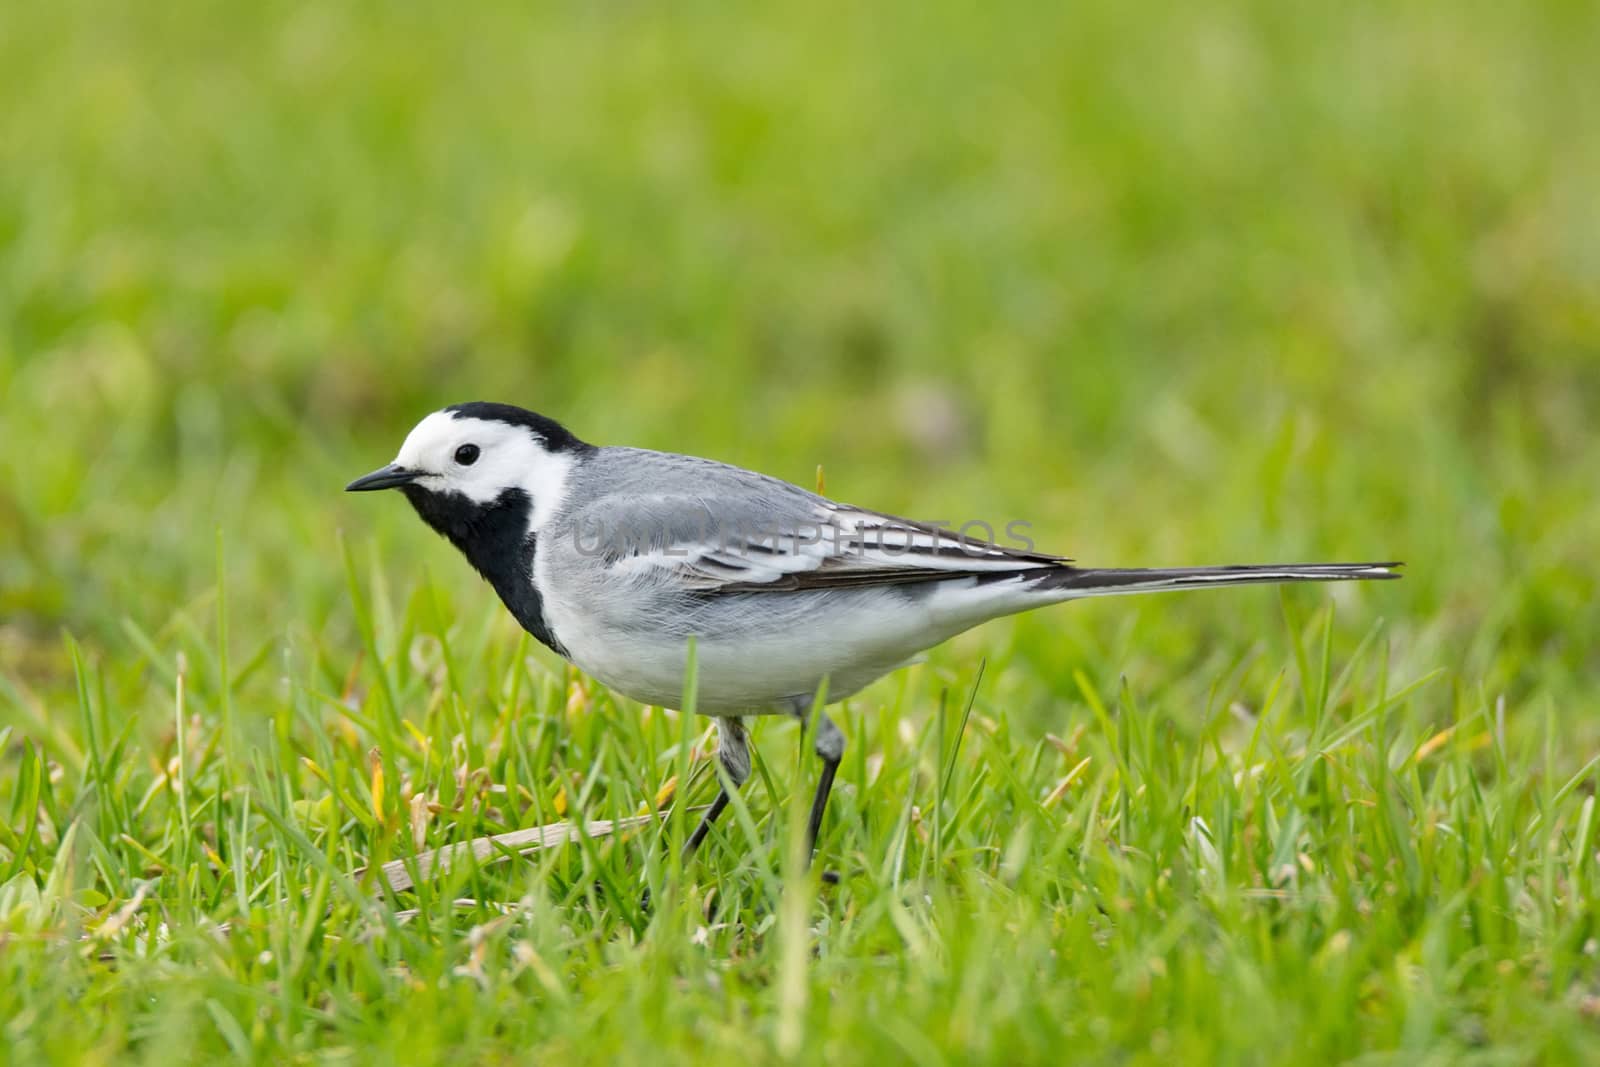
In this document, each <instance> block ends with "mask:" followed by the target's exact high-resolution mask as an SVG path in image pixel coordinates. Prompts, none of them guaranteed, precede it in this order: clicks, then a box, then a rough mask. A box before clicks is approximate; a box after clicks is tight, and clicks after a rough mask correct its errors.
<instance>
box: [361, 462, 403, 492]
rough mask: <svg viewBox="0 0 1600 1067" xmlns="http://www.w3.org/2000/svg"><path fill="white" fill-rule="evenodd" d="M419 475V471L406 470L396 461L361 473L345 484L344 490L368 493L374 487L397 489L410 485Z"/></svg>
mask: <svg viewBox="0 0 1600 1067" xmlns="http://www.w3.org/2000/svg"><path fill="white" fill-rule="evenodd" d="M420 477H422V472H421V471H414V470H407V469H406V468H405V467H402V466H400V464H398V463H391V464H389V465H388V466H387V467H379V468H378V469H377V470H375V471H373V472H372V473H371V474H363V475H362V476H361V477H359V478H357V479H356V480H355V481H353V482H351V483H350V484H349V485H347V486H345V487H344V491H345V492H347V493H370V492H372V491H373V490H374V489H398V488H399V487H400V486H402V485H410V484H411V483H412V482H414V481H416V480H417V479H418V478H420Z"/></svg>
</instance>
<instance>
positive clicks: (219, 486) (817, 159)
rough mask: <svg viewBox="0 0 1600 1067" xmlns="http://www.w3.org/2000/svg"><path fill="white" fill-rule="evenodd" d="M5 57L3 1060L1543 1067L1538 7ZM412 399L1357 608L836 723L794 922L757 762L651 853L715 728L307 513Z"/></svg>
mask: <svg viewBox="0 0 1600 1067" xmlns="http://www.w3.org/2000/svg"><path fill="white" fill-rule="evenodd" d="M5 24H6V25H5V29H6V32H4V33H0V69H4V70H5V71H6V77H5V78H4V79H0V1027H3V1030H4V1034H3V1037H4V1041H0V1060H8V1061H11V1062H17V1063H39V1062H77V1061H104V1060H111V1059H115V1060H121V1059H123V1058H130V1059H132V1060H135V1061H138V1060H146V1061H156V1062H161V1063H170V1062H175V1061H177V1062H185V1061H209V1060H213V1059H218V1058H228V1057H233V1058H236V1059H240V1060H247V1061H261V1062H282V1061H285V1060H294V1059H299V1060H307V1061H312V1060H316V1061H322V1060H326V1061H339V1060H354V1061H379V1060H385V1059H389V1058H397V1059H403V1060H404V1061H405V1062H430V1061H439V1060H446V1059H449V1060H450V1061H453V1062H458V1063H464V1062H469V1061H474V1060H488V1061H491V1062H493V1061H511V1060H523V1059H535V1060H539V1061H543V1062H560V1061H562V1060H568V1061H588V1060H601V1059H605V1060H616V1059H619V1058H622V1062H633V1061H638V1060H644V1059H645V1057H654V1058H655V1060H657V1061H659V1062H669V1061H671V1062H678V1061H693V1062H707V1061H711V1062H715V1061H716V1060H717V1059H724V1058H731V1057H738V1058H740V1059H741V1060H744V1061H749V1062H767V1061H775V1060H781V1059H784V1058H790V1057H792V1058H794V1059H798V1060H803V1061H810V1062H827V1063H847V1062H859V1061H877V1062H902V1061H913V1062H919V1063H932V1062H946V1061H959V1062H969V1061H971V1062H977V1061H989V1062H1060V1061H1061V1060H1063V1059H1068V1058H1070V1059H1077V1058H1082V1059H1087V1060H1098V1061H1117V1062H1176V1063H1188V1062H1205V1061H1208V1060H1219V1061H1231V1062H1264V1063H1276V1062H1285V1061H1291V1060H1296V1061H1301V1062H1325V1061H1332V1060H1361V1061H1363V1062H1379V1061H1392V1062H1397V1063H1416V1062H1423V1061H1449V1062H1454V1061H1473V1062H1492V1063H1521V1062H1563V1061H1566V1062H1588V1061H1592V1060H1594V1058H1595V1057H1596V1056H1597V1055H1600V926H1597V920H1600V909H1597V906H1596V896H1595V892H1594V880H1595V878H1596V877H1597V874H1600V868H1597V852H1600V841H1597V839H1596V829H1595V825H1594V823H1595V819H1594V796H1595V790H1596V785H1597V781H1600V772H1597V770H1596V765H1595V762H1594V760H1595V757H1596V754H1597V753H1600V718H1597V716H1596V715H1595V709H1596V707H1597V706H1600V681H1597V679H1600V580H1597V570H1596V566H1595V546H1596V545H1597V544H1600V495H1597V494H1596V492H1595V488H1594V486H1595V477H1594V473H1593V472H1594V471H1595V470H1600V438H1597V436H1596V435H1595V433H1594V431H1593V425H1594V413H1595V412H1596V411H1597V410H1600V297H1597V295H1596V294H1597V293H1600V213H1596V212H1595V210H1594V208H1593V202H1594V193H1593V190H1595V189H1596V188H1600V140H1597V139H1596V138H1595V137H1594V136H1593V134H1592V132H1591V131H1592V127H1593V116H1594V115H1595V114H1596V113H1600V83H1597V82H1596V80H1595V78H1594V76H1593V66H1594V49H1595V44H1594V43H1595V41H1596V40H1600V19H1597V14H1596V9H1595V7H1594V5H1590V4H1582V3H1562V2H1556V0H1551V2H1537V3H1529V4H1517V5H1498V6H1490V5H1476V4H1474V5H1465V6H1463V5H1460V4H1444V3H1429V2H1419V3H1411V4H1398V5H1372V4H1351V5H1289V6H1287V7H1286V6H1285V5H1282V4H1277V3H1266V2H1259V3H1256V2H1249V0H1242V2H1239V3H1232V4H1223V5H1202V6H1199V7H1193V8H1182V9H1176V10H1173V11H1170V12H1164V13H1160V14H1157V13H1155V12H1153V11H1151V10H1148V9H1141V8H1136V7H1134V6H1131V5H1117V4H1112V3H1098V2H1096V3H1087V4H1079V5H1044V4H1039V5H1004V6H1001V7H998V8H994V9H991V10H982V11H980V10H979V9H978V8H976V7H974V6H972V5H962V4H943V3H933V4H889V5H865V6H864V5H841V4H824V5H821V6H820V7H819V6H817V5H813V4H789V5H782V4H780V5H776V6H769V7H765V8H763V9H762V11H761V12H760V13H759V14H757V13H755V12H736V11H733V10H730V9H728V8H727V7H725V6H723V5H716V6H713V5H706V4H688V5H673V6H672V7H670V8H668V7H665V6H662V7H650V6H641V5H626V4H597V5H574V6H571V7H568V8H561V7H550V6H545V7H539V8H538V9H536V10H526V9H525V8H524V6H523V5H512V4H498V3H489V4H483V5H475V6H474V7H473V8H472V9H471V10H470V12H468V11H465V10H463V9H458V8H445V7H443V6H438V7H434V6H430V5H426V4H391V5H349V4H345V5H341V4H332V5H328V4H324V5H318V6H293V5H287V4H276V3H264V4H253V5H245V6H237V5H236V6H234V7H230V8H227V9H226V10H224V9H223V8H219V7H214V6H208V5H202V4H197V3H192V2H187V0H180V2H177V3H172V4H162V5H155V6H151V5H133V4H125V3H118V2H114V0H109V2H98V3H89V2H69V3H65V4H51V5H46V4H42V3H34V2H29V0H23V2H22V3H20V4H14V5H11V6H9V7H8V8H7V11H6V17H5ZM463 399H502V400H507V401H511V402H515V403H521V404H523V405H525V406H530V407H534V408H537V409H539V410H542V411H545V412H547V413H549V414H551V415H554V416H556V417H558V418H561V419H562V420H564V421H566V422H567V423H569V424H570V425H571V426H572V427H573V428H574V429H575V430H576V431H577V432H579V433H580V434H582V435H584V436H586V437H588V438H590V439H594V440H598V441H601V442H615V443H630V444H639V445H646V446H651V447H660V448H670V449H675V450H682V451H689V452H696V453H700V454H705V455H713V456H716V457H719V458H723V459H727V460H730V461H733V462H737V463H740V464H743V465H746V466H752V467H757V468H760V469H763V470H767V471H770V472H772V473H775V474H779V475H782V476H785V477H788V478H790V479H792V480H794V481H798V482H801V483H802V484H810V483H811V482H812V481H813V480H814V478H815V477H816V470H817V467H818V466H819V465H821V466H822V467H823V468H824V469H825V472H826V479H827V487H828V490H829V492H830V493H831V494H833V495H836V496H838V497H840V498H843V499H847V500H851V501H853V502H858V503H861V504H865V505H870V506H874V507H878V508H883V509H887V510H890V511H894V512H897V513H902V514H909V515H914V516H918V517H923V518H929V519H934V518H942V519H946V520H961V519H966V518H973V517H977V518H985V519H989V520H991V521H995V522H996V523H997V524H1000V523H1004V522H1005V521H1007V520H1010V519H1013V518H1016V519H1024V520H1027V521H1029V522H1031V523H1032V525H1033V531H1032V532H1033V534H1034V536H1035V538H1036V540H1037V541H1038V543H1039V545H1040V547H1042V548H1045V549H1048V550H1055V551H1062V552H1067V553H1069V554H1071V555H1074V556H1076V557H1078V558H1080V559H1082V560H1084V561H1085V562H1087V563H1095V564H1107V565H1116V564H1126V565H1138V564H1147V565H1158V564H1179V563H1224V562H1248V561H1257V560H1274V559H1276V560H1288V559H1341V558H1343V559H1361V558H1403V559H1405V560H1407V561H1408V569H1407V578H1406V580H1405V581H1403V582H1393V583H1384V584H1381V585H1373V586H1361V587H1340V588H1337V589H1327V588H1319V589H1305V588H1296V589H1293V590H1289V591H1287V592H1285V593H1281V594H1280V593H1275V592H1272V591H1266V590H1249V589H1246V590H1232V591H1225V592H1215V593H1210V594H1196V595H1185V596H1174V597H1159V598H1157V597H1150V598H1117V599H1112V600H1108V601H1103V602H1100V603H1092V604H1083V605H1077V606H1073V607H1070V608H1059V609H1052V610H1049V611H1046V612H1041V613H1038V614H1036V615H1032V616H1028V617H1025V618H1022V619H1018V620H1013V621H1006V622H1000V623H995V624H991V625H989V626H986V627H983V628H981V629H979V630H977V631H975V632H973V633H970V634H968V635H964V636H963V637H962V638H960V639H958V640H956V641H953V642H951V643H950V644H948V645H946V646H944V647H942V648H940V649H938V650H936V651H935V652H933V654H932V655H931V657H930V659H929V662H928V663H926V664H924V665H920V666H916V667H913V668H910V669H907V670H905V671H902V672H900V673H898V674H896V675H894V676H892V677H890V678H889V679H886V680H884V681H883V682H881V683H879V684H877V685H875V686H873V687H872V688H870V689H868V690H867V691H866V692H864V693H862V694H861V695H859V696H857V697H855V698H853V699H851V700H850V701H849V702H848V703H847V704H845V705H844V706H843V707H842V708H840V709H839V710H838V712H837V714H836V716H835V717H836V718H837V719H838V720H839V722H840V724H841V726H843V727H844V729H845V731H846V734H847V736H848V738H849V742H850V745H849V748H848V749H847V752H846V757H845V762H844V766H843V769H842V770H841V773H840V778H839V784H838V788H837V791H836V794H835V800H834V805H833V807H832V809H831V811H830V815H829V819H828V822H827V824H826V827H825V830H824V835H823V839H822V842H821V855H822V857H823V863H824V865H826V866H828V867H830V868H832V869H835V870H837V871H839V872H840V873H841V875H842V880H841V883H840V884H839V885H837V886H825V885H819V884H818V883H817V881H816V880H815V878H807V877H800V876H799V875H798V874H797V873H796V871H795V869H794V861H793V858H792V850H791V848H790V846H791V845H792V844H793V842H794V840H795V832H796V831H795V826H796V822H795V820H796V818H797V813H798V810H799V808H798V805H803V804H804V803H805V802H806V801H807V800H808V798H809V792H810V787H811V784H812V782H814V780H815V775H816V772H817V767H816V763H815V761H814V760H813V759H811V758H809V757H807V758H801V756H800V754H799V746H797V745H796V739H795V731H794V728H793V727H792V726H791V725H789V724H786V723H782V722H770V723H763V724H761V725H760V726H758V728H757V730H756V735H755V740H756V743H757V745H758V747H759V751H760V753H761V756H762V760H761V762H760V765H759V767H758V771H757V773H756V775H755V776H754V777H753V778H752V780H751V782H750V783H749V785H748V786H747V787H746V789H745V791H744V794H743V798H742V804H741V805H740V807H739V808H738V809H736V810H735V811H734V812H732V813H731V817H729V818H726V819H725V820H724V821H723V823H722V824H721V825H720V827H719V832H718V833H717V834H716V835H715V836H714V837H713V839H712V840H711V842H710V843H709V844H708V847H707V848H706V849H705V850H704V851H703V852H702V854H701V855H700V856H699V857H698V858H697V859H695V860H694V861H693V862H691V863H690V864H689V865H687V866H686V867H681V868H680V867H679V865H678V864H677V862H676V860H675V859H673V857H674V856H675V854H676V853H675V850H674V848H673V844H674V842H676V841H679V840H681V839H682V838H683V837H684V836H685V835H686V834H687V832H688V830H689V828H690V825H691V822H690V820H691V816H690V815H688V814H686V813H685V812H684V811H683V810H682V805H683V804H685V803H686V804H687V805H691V806H692V805H698V804H703V803H706V802H708V801H709V800H710V798H711V796H712V795H713V793H714V790H715V780H714V776H713V774H712V772H711V769H710V768H711V763H710V762H708V761H707V759H706V754H707V751H708V749H709V747H710V740H709V734H708V731H707V728H706V724H705V722H704V721H703V720H697V719H694V718H691V717H685V716H680V715H677V714H675V713H670V712H662V711H660V710H652V709H645V708H641V707H639V706H636V705H633V704H630V703H628V702H626V701H623V700H621V699H619V698H615V697H613V696H611V695H610V694H608V693H607V692H605V691H604V690H603V689H601V688H599V687H597V686H595V685H594V684H592V683H589V682H588V681H586V680H584V679H582V678H581V677H579V676H577V675H576V674H574V673H573V672H572V671H571V670H570V669H569V668H566V667H564V666H563V665H562V664H561V663H560V662H559V661H557V660H555V659H553V658H552V657H550V656H548V655H547V654H545V652H544V651H543V650H542V649H541V648H539V647H538V646H537V645H535V644H534V643H533V642H531V640H530V639H528V638H526V637H525V636H524V635H522V634H521V633H520V631H518V630H517V628H516V627H515V625H514V623H512V622H511V620H510V619H509V618H508V617H507V616H506V615H505V613H504V611H503V610H502V609H501V608H500V607H499V605H498V604H497V603H496V602H495V601H494V598H493V595H492V593H491V592H490V591H489V590H488V589H487V587H485V586H483V585H482V584H481V583H479V582H478V581H477V579H476V578H475V577H473V576H472V575H471V573H470V571H469V569H468V568H467V566H466V565H465V564H464V563H463V562H462V561H461V560H460V559H459V558H457V557H456V555H455V553H454V552H453V551H452V550H451V549H450V548H449V547H448V546H447V545H445V544H443V543H442V542H440V541H438V540H437V539H436V538H434V537H433V536H432V535H431V534H430V533H428V531H427V530H426V529H425V528H423V526H422V525H421V524H420V523H419V522H417V521H416V519H415V517H414V516H412V515H411V514H410V513H409V511H408V509H406V508H405V507H404V505H403V504H402V503H401V502H400V501H398V500H393V499H372V498H346V497H344V496H343V495H342V494H341V493H340V491H339V490H340V487H341V486H342V485H343V484H344V483H345V482H346V481H347V480H348V479H349V478H351V477H353V476H354V475H356V474H359V473H362V472H364V471H366V470H369V469H371V468H372V467H374V466H376V465H378V464H379V463H381V462H383V461H385V460H386V459H388V458H389V457H390V456H391V455H392V453H393V451H394V449H395V447H396V446H397V444H398V442H399V440H400V438H401V436H402V435H403V434H404V433H405V431H406V430H407V429H409V427H410V426H411V425H412V423H413V422H414V421H415V420H416V419H417V418H418V417H419V416H420V415H421V414H423V413H424V412H426V411H428V410H430V409H432V408H434V407H438V406H441V405H442V404H444V403H448V402H451V401H456V400H463ZM669 783H677V784H678V787H677V788H676V789H675V790H673V791H672V792H671V793H670V802H675V803H677V804H679V805H680V807H679V809H678V810H677V811H675V812H674V814H673V815H672V817H670V818H669V819H668V820H667V821H666V822H665V823H664V825H663V826H662V827H660V828H659V829H658V828H656V827H654V826H649V825H646V826H643V827H634V828H633V829H631V830H629V831H626V832H623V833H619V834H613V835H606V836H593V837H587V838H583V839H580V840H577V841H575V842H572V843H568V844H565V845H563V846H560V847H553V848H549V849H543V850H539V851H536V852H533V853H532V854H530V855H529V856H527V857H524V858H520V859H515V860H510V859H508V860H505V861H502V862H495V863H485V864H470V863H458V864H456V865H454V866H453V867H452V868H451V869H450V870H449V871H448V872H445V873H439V874H436V875H433V876H430V877H426V878H422V879H420V880H418V881H417V884H416V885H415V886H414V887H413V888H409V889H406V890H403V891H398V892H397V891H393V890H391V889H389V888H388V887H387V883H386V882H385V881H384V880H383V879H382V878H380V877H378V876H377V874H376V870H377V868H378V865H379V864H382V863H385V862H392V861H401V862H402V863H410V864H412V865H413V866H415V864H416V857H417V856H418V855H419V854H421V853H422V852H425V851H427V850H430V849H436V848H441V847H446V846H449V845H452V844H455V843H460V842H465V841H469V840H472V839H474V838H477V837H480V836H483V835H488V834H496V833H503V832H507V831H512V830H517V829H525V828H530V827H535V826H540V825H544V824H548V823H553V822H558V821H562V820H574V819H577V820H581V819H588V820H607V819H617V818H621V817H628V816H636V815H639V814H641V813H648V812H649V811H651V810H652V807H653V806H654V805H656V804H657V803H658V802H659V803H668V802H669V794H668V793H667V792H666V790H667V787H668V785H669ZM363 868H370V869H372V870H373V871H374V873H373V874H369V875H363V874H358V873H357V872H359V871H361V870H362V869H363ZM647 886H648V887H652V888H653V891H654V906H653V908H652V909H651V910H650V911H649V912H648V913H646V912H643V911H641V909H640V907H639V897H640V893H641V891H642V890H643V889H644V888H645V887H647ZM461 902H466V903H461ZM646 1062H649V1061H648V1060H647V1061H646Z"/></svg>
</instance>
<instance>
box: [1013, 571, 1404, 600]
mask: <svg viewBox="0 0 1600 1067" xmlns="http://www.w3.org/2000/svg"><path fill="white" fill-rule="evenodd" d="M1401 566H1402V564H1400V563H1266V564H1256V565H1243V566H1233V567H1159V568H1157V567H1150V568H1144V567H1136V568H1127V569H1117V568H1111V569H1093V568H1088V569H1084V568H1078V567H1063V568H1061V569H1060V570H1055V571H1051V572H1049V573H1047V574H1044V575H1041V576H1040V578H1039V579H1038V585H1037V586H1035V588H1036V589H1038V590H1040V591H1041V592H1042V591H1044V590H1049V591H1051V592H1053V593H1056V594H1057V595H1059V596H1061V598H1062V599H1064V600H1065V599H1071V598H1074V597H1090V596H1117V595H1119V594H1123V593H1155V592H1161V591H1164V590H1169V589H1200V588H1207V587H1212V586H1219V585H1277V584H1280V583H1283V582H1359V581H1369V580H1373V579H1387V578H1399V577H1400V571H1399V568H1400V567H1401Z"/></svg>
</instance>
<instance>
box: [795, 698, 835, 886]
mask: <svg viewBox="0 0 1600 1067" xmlns="http://www.w3.org/2000/svg"><path fill="white" fill-rule="evenodd" d="M800 722H801V724H802V725H804V723H805V714H804V712H801V713H800ZM813 744H814V745H815V747H816V750H817V755H818V756H819V757H820V758H821V759H822V777H820V778H818V779H817V792H816V795H815V796H814V797H812V799H811V819H810V821H808V822H807V823H806V856H807V857H808V858H809V857H811V856H812V855H813V854H814V853H815V852H816V849H817V834H818V832H820V831H821V829H822V815H823V813H824V812H826V811H827V810H828V794H830V793H831V792H833V776H834V775H835V774H837V773H838V771H839V760H840V759H842V758H843V757H844V734H843V732H841V731H840V729H839V727H838V726H836V725H835V724H834V721H833V720H832V719H830V718H828V713H827V712H825V711H823V710H822V709H821V708H818V709H817V737H816V740H815V742H813ZM829 880H830V881H832V880H834V879H829Z"/></svg>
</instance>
